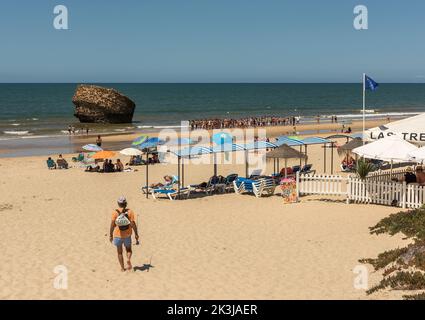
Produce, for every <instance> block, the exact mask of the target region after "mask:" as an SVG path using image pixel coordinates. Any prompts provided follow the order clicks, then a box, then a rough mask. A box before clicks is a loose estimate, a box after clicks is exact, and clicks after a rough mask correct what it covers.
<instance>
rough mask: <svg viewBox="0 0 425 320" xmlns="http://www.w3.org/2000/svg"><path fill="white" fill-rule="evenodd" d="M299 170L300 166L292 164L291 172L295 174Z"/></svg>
mask: <svg viewBox="0 0 425 320" xmlns="http://www.w3.org/2000/svg"><path fill="white" fill-rule="evenodd" d="M299 171H301V166H293V167H292V174H294V175H295V174H297V172H299Z"/></svg>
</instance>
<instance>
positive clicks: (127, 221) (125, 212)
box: [109, 197, 139, 271]
mask: <svg viewBox="0 0 425 320" xmlns="http://www.w3.org/2000/svg"><path fill="white" fill-rule="evenodd" d="M132 230H134V235H135V238H136V244H138V243H139V233H138V232H137V225H136V222H135V219H134V212H133V210H130V209H128V208H127V200H126V199H125V197H120V198H119V199H118V209H116V210H115V211H114V212H113V213H112V220H111V227H110V229H109V241H111V243H113V244H114V245H115V246H116V247H117V254H118V262H119V263H120V266H121V271H125V270H126V268H125V267H124V257H123V249H122V247H123V245H124V247H125V251H126V254H127V270H131V269H132V268H133V267H132V265H131V256H132V253H133V252H132V250H131V234H132Z"/></svg>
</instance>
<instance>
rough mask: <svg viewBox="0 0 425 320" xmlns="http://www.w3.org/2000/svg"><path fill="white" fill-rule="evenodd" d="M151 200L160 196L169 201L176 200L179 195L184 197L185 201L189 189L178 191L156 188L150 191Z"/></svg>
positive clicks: (188, 194)
mask: <svg viewBox="0 0 425 320" xmlns="http://www.w3.org/2000/svg"><path fill="white" fill-rule="evenodd" d="M151 195H152V198H154V199H155V200H156V199H158V198H159V197H160V196H166V197H168V199H170V200H176V198H177V197H178V196H180V195H186V199H189V196H190V188H180V191H179V190H178V189H175V188H158V189H152V190H151Z"/></svg>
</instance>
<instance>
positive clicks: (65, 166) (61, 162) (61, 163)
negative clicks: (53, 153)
mask: <svg viewBox="0 0 425 320" xmlns="http://www.w3.org/2000/svg"><path fill="white" fill-rule="evenodd" d="M56 163H57V164H58V168H59V169H68V162H66V161H65V159H58V160H57V161H56Z"/></svg>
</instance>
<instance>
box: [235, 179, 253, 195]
mask: <svg viewBox="0 0 425 320" xmlns="http://www.w3.org/2000/svg"><path fill="white" fill-rule="evenodd" d="M233 190H234V191H235V193H236V194H242V193H244V192H252V180H250V179H247V178H242V177H239V178H237V179H236V180H234V181H233Z"/></svg>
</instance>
